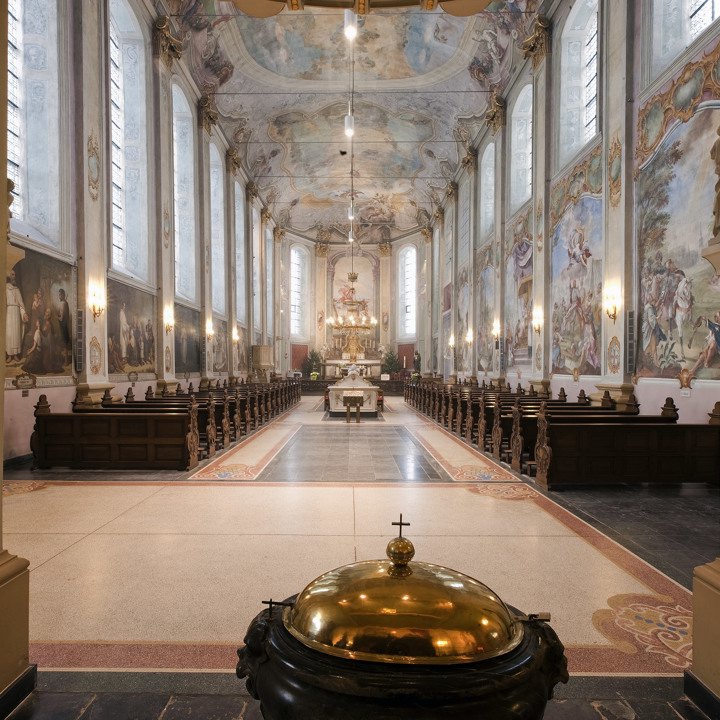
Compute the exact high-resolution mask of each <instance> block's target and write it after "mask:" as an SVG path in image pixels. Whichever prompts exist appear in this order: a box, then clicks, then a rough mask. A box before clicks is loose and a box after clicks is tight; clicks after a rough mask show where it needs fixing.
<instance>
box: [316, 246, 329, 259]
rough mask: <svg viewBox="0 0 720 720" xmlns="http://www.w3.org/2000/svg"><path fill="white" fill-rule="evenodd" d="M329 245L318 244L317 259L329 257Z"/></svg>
mask: <svg viewBox="0 0 720 720" xmlns="http://www.w3.org/2000/svg"><path fill="white" fill-rule="evenodd" d="M329 247H330V246H329V245H328V244H327V243H318V244H317V245H315V257H321V258H326V257H327V256H328V249H329Z"/></svg>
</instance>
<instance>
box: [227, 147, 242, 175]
mask: <svg viewBox="0 0 720 720" xmlns="http://www.w3.org/2000/svg"><path fill="white" fill-rule="evenodd" d="M225 165H226V167H227V171H228V172H229V173H230V174H231V175H234V174H235V173H236V172H237V171H238V170H239V169H240V167H241V166H242V163H241V162H240V151H239V150H238V149H237V146H236V145H231V146H230V147H229V148H228V149H227V152H226V153H225Z"/></svg>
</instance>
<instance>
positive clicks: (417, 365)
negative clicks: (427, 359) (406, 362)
mask: <svg viewBox="0 0 720 720" xmlns="http://www.w3.org/2000/svg"><path fill="white" fill-rule="evenodd" d="M413 369H414V370H415V372H417V373H419V372H420V371H421V370H422V358H421V357H420V352H419V351H418V350H416V351H415V358H414V359H413Z"/></svg>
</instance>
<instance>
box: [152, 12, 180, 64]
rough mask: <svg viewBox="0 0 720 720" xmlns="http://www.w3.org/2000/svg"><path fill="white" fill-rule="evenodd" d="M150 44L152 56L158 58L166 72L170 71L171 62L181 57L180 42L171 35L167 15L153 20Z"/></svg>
mask: <svg viewBox="0 0 720 720" xmlns="http://www.w3.org/2000/svg"><path fill="white" fill-rule="evenodd" d="M152 43H153V55H154V56H155V57H159V58H160V59H161V60H162V62H163V64H164V65H165V67H167V69H168V70H172V66H173V61H174V60H179V59H180V57H181V56H182V40H181V39H180V38H178V37H176V36H175V35H173V34H172V31H171V29H170V18H169V17H168V16H167V15H160V17H158V18H155V22H154V23H153V35H152Z"/></svg>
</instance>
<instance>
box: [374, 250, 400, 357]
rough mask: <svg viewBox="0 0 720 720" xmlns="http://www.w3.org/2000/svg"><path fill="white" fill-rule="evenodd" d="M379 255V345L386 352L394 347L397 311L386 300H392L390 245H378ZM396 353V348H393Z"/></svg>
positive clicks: (391, 256) (391, 251)
mask: <svg viewBox="0 0 720 720" xmlns="http://www.w3.org/2000/svg"><path fill="white" fill-rule="evenodd" d="M378 253H379V255H380V285H379V288H380V312H381V313H382V314H381V316H380V344H381V345H384V346H385V347H386V348H387V349H388V350H390V349H391V348H393V346H394V345H395V339H396V337H397V332H396V330H397V311H396V310H395V307H394V306H392V305H391V304H390V302H387V301H386V300H388V299H391V298H393V292H392V279H393V272H392V269H393V250H392V245H391V244H390V243H380V244H379V245H378ZM395 350H396V351H397V348H395Z"/></svg>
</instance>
